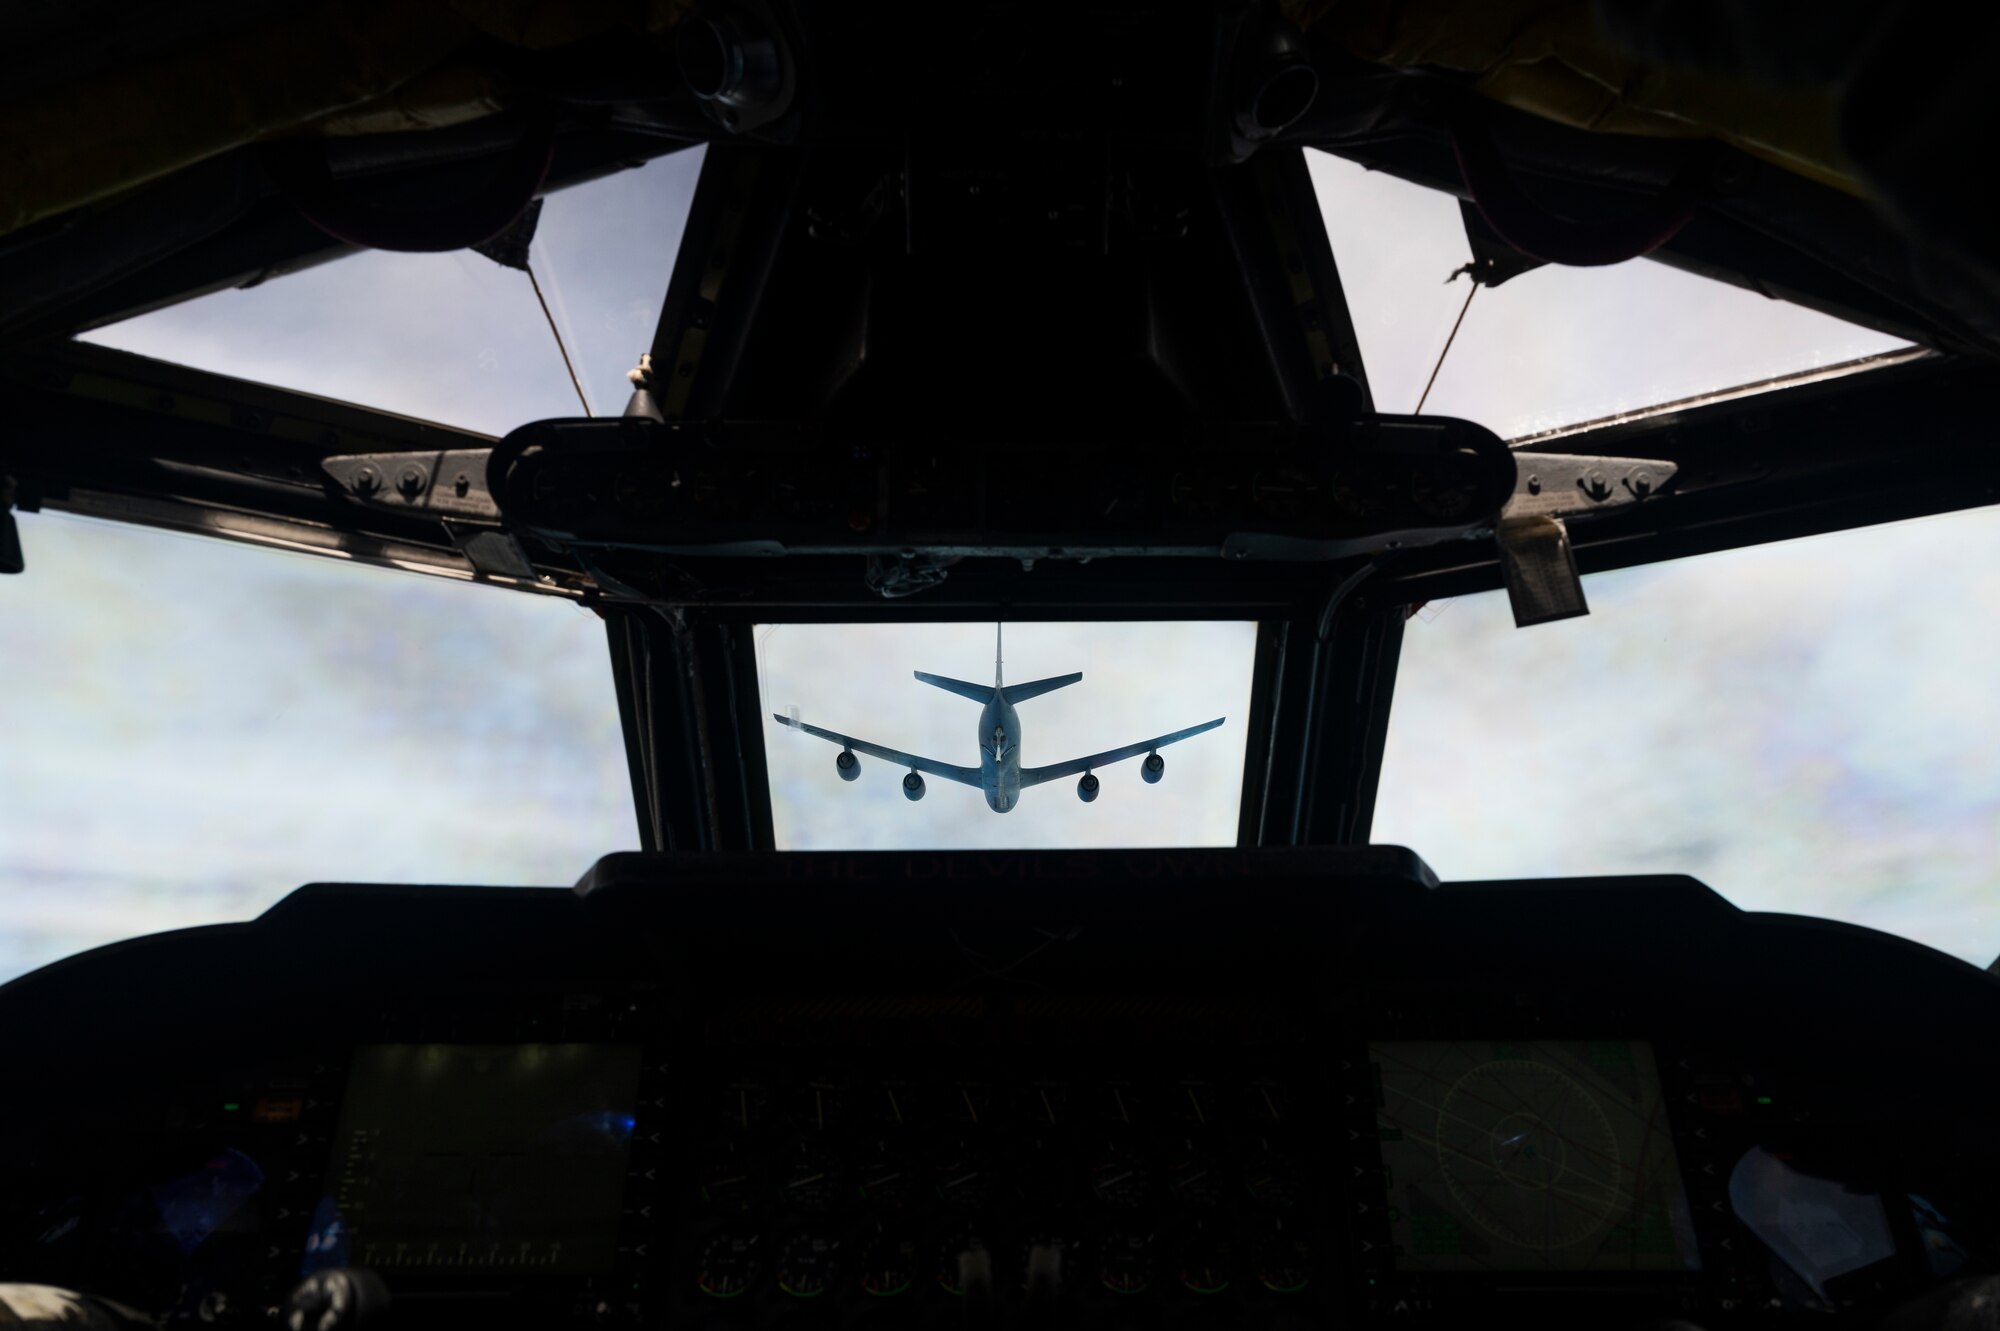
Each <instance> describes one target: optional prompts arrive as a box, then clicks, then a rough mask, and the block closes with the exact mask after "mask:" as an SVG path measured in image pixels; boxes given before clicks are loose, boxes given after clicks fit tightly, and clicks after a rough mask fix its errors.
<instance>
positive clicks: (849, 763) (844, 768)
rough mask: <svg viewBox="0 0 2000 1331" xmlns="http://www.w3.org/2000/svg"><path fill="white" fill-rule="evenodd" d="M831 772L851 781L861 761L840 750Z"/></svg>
mask: <svg viewBox="0 0 2000 1331" xmlns="http://www.w3.org/2000/svg"><path fill="white" fill-rule="evenodd" d="M833 770H834V771H836V772H838V773H840V779H841V780H842V781H852V780H854V779H855V778H856V777H859V776H860V775H861V760H860V759H859V758H857V757H855V756H854V750H852V749H842V750H841V751H840V756H839V757H838V758H835V759H834V760H833ZM1146 779H1147V780H1148V781H1157V780H1159V778H1158V777H1152V776H1149V777H1147V778H1146Z"/></svg>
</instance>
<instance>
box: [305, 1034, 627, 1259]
mask: <svg viewBox="0 0 2000 1331" xmlns="http://www.w3.org/2000/svg"><path fill="white" fill-rule="evenodd" d="M640 1055H641V1048H640V1046H638V1045H622V1044H514V1045H484V1044H377V1045H363V1046H361V1047H360V1048H358V1049H356V1050H355V1052H354V1061H353V1065H352V1068H351V1070H350V1071H349V1073H348V1081H347V1095H346V1099H345V1100H344V1101H343V1102H342V1105H341V1113H340V1126H339V1128H338V1129H337V1131H336V1133H335V1138H334V1149H333V1161H332V1164H331V1166H330V1170H329V1175H328V1178H327V1194H328V1196H329V1197H330V1198H331V1199H332V1201H333V1204H334V1207H335V1209H336V1211H337V1213H338V1215H339V1219H340V1223H341V1224H342V1225H344V1226H345V1229H346V1236H347V1237H346V1242H347V1245H348V1250H347V1251H348V1256H347V1261H349V1262H350V1263H352V1264H353V1265H356V1266H366V1267H375V1268H382V1269H392V1268H393V1269H399V1270H403V1269H412V1268H415V1269H426V1268H428V1269H437V1268H467V1267H481V1268H507V1269H510V1270H520V1271H522V1272H524V1273H525V1272H530V1271H534V1270H541V1271H547V1272H551V1273H557V1272H581V1271H599V1270H604V1269H607V1268H608V1267H610V1266H611V1264H612V1260H613V1257H614V1256H615V1254H616V1251H617V1242H618V1219H619V1208H620V1204H621V1202H622V1200H623V1196H624V1188H625V1168H626V1161H627V1158H628V1157H629V1155H630V1153H631V1144H632V1125H633V1117H632V1113H633V1106H634V1100H635V1097H636V1092H637V1086H638V1080H639V1065H640Z"/></svg>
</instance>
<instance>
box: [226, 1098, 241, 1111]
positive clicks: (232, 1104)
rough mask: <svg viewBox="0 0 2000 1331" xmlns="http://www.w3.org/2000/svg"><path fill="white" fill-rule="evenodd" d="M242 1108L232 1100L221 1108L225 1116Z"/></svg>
mask: <svg viewBox="0 0 2000 1331" xmlns="http://www.w3.org/2000/svg"><path fill="white" fill-rule="evenodd" d="M242 1107H243V1106H242V1105H240V1104H237V1103H236V1102H235V1101H234V1100H231V1101H228V1102H227V1103H225V1104H224V1105H223V1106H222V1112H223V1113H225V1114H233V1113H235V1112H236V1111H237V1110H239V1109H241V1108H242Z"/></svg>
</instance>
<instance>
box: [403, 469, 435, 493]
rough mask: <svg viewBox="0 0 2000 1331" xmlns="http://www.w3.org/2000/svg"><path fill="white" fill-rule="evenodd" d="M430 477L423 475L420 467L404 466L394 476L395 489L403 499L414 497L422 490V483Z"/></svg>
mask: <svg viewBox="0 0 2000 1331" xmlns="http://www.w3.org/2000/svg"><path fill="white" fill-rule="evenodd" d="M429 479H430V478H429V477H427V476H425V475H424V469H423V468H422V467H416V466H411V467H405V468H403V470H402V474H401V475H399V476H397V477H396V489H397V491H398V492H400V493H401V494H402V496H403V498H405V499H415V498H416V497H417V496H418V495H420V494H422V493H423V492H424V485H425V483H426V482H427V481H428V480H429Z"/></svg>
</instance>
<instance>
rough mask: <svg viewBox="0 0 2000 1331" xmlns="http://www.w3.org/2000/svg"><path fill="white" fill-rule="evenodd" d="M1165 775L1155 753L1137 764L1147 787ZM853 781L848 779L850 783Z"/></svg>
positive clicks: (1163, 765) (1161, 760)
mask: <svg viewBox="0 0 2000 1331" xmlns="http://www.w3.org/2000/svg"><path fill="white" fill-rule="evenodd" d="M1166 774H1167V760H1166V759H1165V758H1162V757H1161V756H1160V755H1159V754H1157V753H1149V754H1147V755H1146V761H1145V762H1143V763H1140V764H1139V775H1140V776H1143V777H1145V778H1146V784H1147V785H1149V786H1151V785H1157V784H1159V780H1160V778H1161V777H1163V776H1165V775H1166ZM853 779H854V778H852V777H849V778H848V780H850V781H851V780H853Z"/></svg>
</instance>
